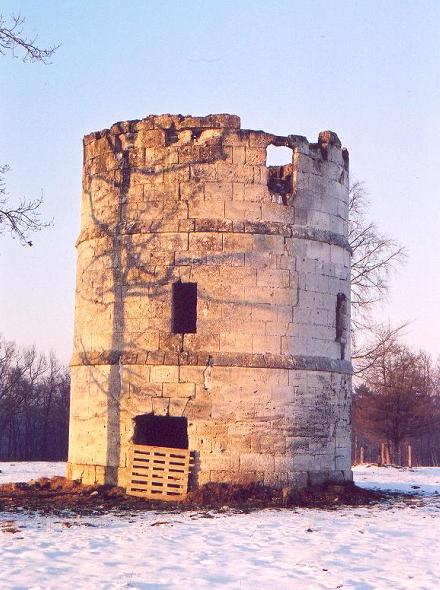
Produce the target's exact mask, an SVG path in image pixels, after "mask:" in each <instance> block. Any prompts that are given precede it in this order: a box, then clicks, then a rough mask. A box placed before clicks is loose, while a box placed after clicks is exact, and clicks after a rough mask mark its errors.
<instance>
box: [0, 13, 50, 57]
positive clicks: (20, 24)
mask: <svg viewBox="0 0 440 590" xmlns="http://www.w3.org/2000/svg"><path fill="white" fill-rule="evenodd" d="M25 22H26V19H25V18H24V17H23V16H21V15H20V14H18V15H12V16H11V17H10V19H9V21H8V20H6V18H5V17H4V16H3V15H2V14H0V54H1V55H6V54H7V53H11V54H12V56H13V57H17V55H16V51H17V50H18V51H19V52H21V53H23V54H24V55H23V58H22V59H23V61H24V62H26V61H31V62H35V61H39V62H42V63H45V64H47V63H49V58H50V57H52V55H53V54H54V53H55V51H56V50H57V49H58V48H59V47H60V45H59V44H58V45H52V46H51V47H47V48H43V47H38V45H37V39H38V36H37V35H36V36H35V37H28V36H27V35H26V34H25V33H24V24H25Z"/></svg>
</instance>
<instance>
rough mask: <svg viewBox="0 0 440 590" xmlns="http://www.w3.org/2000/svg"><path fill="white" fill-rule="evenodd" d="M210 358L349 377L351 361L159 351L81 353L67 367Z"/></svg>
mask: <svg viewBox="0 0 440 590" xmlns="http://www.w3.org/2000/svg"><path fill="white" fill-rule="evenodd" d="M208 359H211V361H210V362H212V364H213V366H217V367H237V368H255V369H257V368H260V369H297V370H303V371H324V372H330V373H343V374H347V375H351V374H352V372H353V368H352V365H351V362H350V361H343V360H338V359H329V358H327V357H321V356H305V355H287V354H252V353H226V352H221V353H214V354H211V353H209V352H203V351H197V352H194V351H189V352H161V351H158V350H151V351H145V350H143V351H133V352H117V351H105V352H96V351H91V352H80V353H74V355H73V357H72V360H71V363H70V366H71V367H77V366H93V365H117V364H121V365H176V366H188V365H191V366H202V367H203V366H206V365H207V362H208Z"/></svg>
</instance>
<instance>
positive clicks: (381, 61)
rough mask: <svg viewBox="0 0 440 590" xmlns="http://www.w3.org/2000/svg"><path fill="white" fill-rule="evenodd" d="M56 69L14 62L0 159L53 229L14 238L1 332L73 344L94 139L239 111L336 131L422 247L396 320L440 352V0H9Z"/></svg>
mask: <svg viewBox="0 0 440 590" xmlns="http://www.w3.org/2000/svg"><path fill="white" fill-rule="evenodd" d="M19 10H20V11H21V13H22V15H24V16H26V18H27V30H28V31H29V33H30V34H33V33H37V32H38V33H39V40H40V43H41V44H43V45H50V44H52V43H55V42H61V43H62V46H61V48H60V49H59V50H58V51H57V53H56V55H55V56H54V58H53V63H52V64H51V65H48V66H43V65H41V64H23V63H21V62H20V61H19V60H18V59H10V58H8V57H1V58H0V73H1V81H2V84H1V94H0V114H1V120H2V131H1V133H0V163H2V162H7V163H9V164H10V166H11V168H12V171H11V172H10V174H9V175H8V176H9V178H8V184H9V189H10V192H11V193H12V194H15V195H26V196H28V197H32V196H38V195H39V194H40V190H41V189H42V190H43V193H44V199H45V205H44V212H45V214H46V215H47V216H48V217H52V216H53V217H54V220H55V225H54V227H53V228H51V229H49V230H47V231H45V232H44V233H41V234H39V235H37V236H35V237H34V244H35V245H34V246H33V248H23V247H21V246H20V245H19V244H18V243H17V242H15V241H12V240H10V239H9V238H7V237H5V236H2V237H0V273H1V275H0V276H1V286H0V331H1V332H2V333H3V334H4V336H6V337H7V338H8V339H12V340H16V341H17V342H19V343H20V344H23V345H27V344H33V343H35V344H36V345H37V347H38V348H39V349H41V350H43V351H48V350H50V349H53V350H54V351H55V352H56V353H57V354H58V355H59V356H60V358H62V360H64V361H68V359H69V356H70V353H71V340H72V326H73V296H74V277H75V250H74V242H75V239H76V237H77V234H78V228H79V225H78V224H79V203H80V189H81V157H82V147H81V139H82V136H83V135H84V134H85V133H88V132H90V131H93V130H98V129H101V128H103V127H108V126H110V125H111V124H112V123H114V122H116V121H120V120H125V119H133V118H142V117H144V116H146V115H148V114H150V113H164V112H171V113H183V114H194V115H204V114H209V113H222V112H229V113H235V114H238V115H240V116H241V119H242V126H243V127H244V128H254V129H264V130H266V131H269V132H275V133H280V134H283V135H287V134H289V133H294V134H301V135H306V136H307V137H308V138H309V140H310V141H315V140H316V138H317V135H318V132H319V131H320V130H323V129H332V130H334V131H336V132H337V133H338V135H339V137H340V138H341V140H342V142H343V144H344V145H346V146H347V147H348V148H349V150H350V155H351V172H352V176H355V177H356V178H358V179H362V180H364V181H365V183H366V185H367V187H368V191H369V194H370V199H371V214H372V216H373V217H374V219H375V220H376V221H377V222H378V224H379V225H380V227H381V228H382V230H383V231H384V232H386V233H388V234H390V235H392V236H393V237H395V238H396V239H397V240H400V241H401V242H403V243H404V244H406V245H407V247H408V249H409V251H410V259H409V262H408V264H407V265H406V266H405V267H404V268H403V269H401V270H400V272H399V273H398V275H397V276H396V277H395V278H394V279H393V280H392V291H391V294H390V297H389V303H388V304H387V305H385V304H384V305H383V306H381V308H380V315H381V318H382V319H384V320H385V321H386V320H387V319H388V318H390V319H391V321H393V322H401V321H405V320H407V319H410V320H413V323H412V324H411V326H410V327H409V328H408V330H407V341H408V342H409V343H410V344H412V345H413V346H416V347H423V348H426V349H428V350H429V351H430V352H431V353H433V354H434V355H435V356H437V355H438V354H439V353H440V350H439V348H440V347H439V344H438V343H439V337H438V332H439V330H440V321H439V318H440V314H439V307H440V272H439V267H440V248H439V246H438V242H437V240H438V235H439V233H440V194H439V193H440V190H439V183H438V174H439V172H440V166H439V164H440V155H439V154H440V148H439V137H440V79H439V64H440V60H439V57H440V56H439V53H440V2H439V1H438V0H432V1H428V0H417V1H413V2H409V1H405V0H394V1H393V0H388V1H377V0H376V1H375V0H368V1H356V2H355V1H350V2H349V1H343V0H340V1H331V0H326V1H320V0H309V1H305V0H302V1H294V0H293V1H270V0H266V1H259V0H253V1H245V0H234V1H229V0H222V1H216V0H209V1H208V0H205V1H195V0H187V1H177V0H176V1H158V0H157V1H152V0H150V1H140V0H137V1H129V0H126V1H125V2H122V1H120V2H117V1H115V0H109V1H104V0H101V1H91V0H89V1H87V2H86V1H82V0H75V1H73V0H72V1H61V0H60V1H52V2H49V1H48V0H38V1H37V0H33V1H31V0H28V1H21V2H20V1H18V0H14V1H12V0H11V1H9V0H3V2H2V5H1V8H0V11H1V12H2V13H3V14H5V15H8V14H10V13H12V12H15V13H16V12H17V11H19Z"/></svg>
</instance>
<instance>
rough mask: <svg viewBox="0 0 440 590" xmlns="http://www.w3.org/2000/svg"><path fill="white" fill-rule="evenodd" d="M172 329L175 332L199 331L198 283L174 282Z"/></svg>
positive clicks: (193, 332)
mask: <svg viewBox="0 0 440 590" xmlns="http://www.w3.org/2000/svg"><path fill="white" fill-rule="evenodd" d="M172 331H173V333H174V334H195V333H196V332H197V283H181V282H180V281H179V282H177V283H173V315H172Z"/></svg>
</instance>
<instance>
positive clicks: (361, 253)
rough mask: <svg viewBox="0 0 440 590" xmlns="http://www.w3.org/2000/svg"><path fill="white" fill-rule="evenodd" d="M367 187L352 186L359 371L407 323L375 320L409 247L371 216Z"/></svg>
mask: <svg viewBox="0 0 440 590" xmlns="http://www.w3.org/2000/svg"><path fill="white" fill-rule="evenodd" d="M367 210H368V199H367V194H366V190H365V187H364V185H363V183H361V182H355V183H354V184H353V185H352V186H351V187H350V201H349V225H348V239H349V242H350V246H351V249H352V252H353V255H352V261H351V299H352V344H353V355H352V356H353V361H354V366H355V373H362V372H363V371H364V370H366V369H367V368H369V367H370V366H371V365H372V364H374V362H375V360H376V359H377V358H378V355H380V353H381V352H380V351H381V347H383V346H387V344H389V343H390V342H392V341H393V340H394V337H395V336H396V335H397V334H398V333H399V332H401V331H402V330H403V328H405V326H406V325H407V324H403V325H400V326H397V327H392V326H385V325H377V324H375V323H374V322H373V321H372V312H373V309H374V306H375V304H377V303H378V302H380V301H382V300H383V299H384V298H385V297H386V294H387V292H388V288H389V282H388V281H389V277H390V274H391V272H392V271H393V270H394V269H396V268H397V267H398V266H399V265H401V264H402V263H403V262H404V261H405V259H406V257H407V252H406V248H405V247H404V246H402V245H401V244H399V243H398V242H396V241H395V240H393V239H392V238H390V237H388V236H386V235H384V234H382V233H381V232H380V231H379V229H378V227H377V226H376V224H375V223H374V222H373V221H370V220H369V219H368V215H367Z"/></svg>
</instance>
